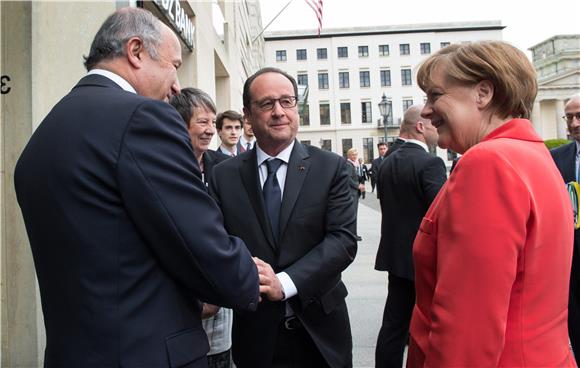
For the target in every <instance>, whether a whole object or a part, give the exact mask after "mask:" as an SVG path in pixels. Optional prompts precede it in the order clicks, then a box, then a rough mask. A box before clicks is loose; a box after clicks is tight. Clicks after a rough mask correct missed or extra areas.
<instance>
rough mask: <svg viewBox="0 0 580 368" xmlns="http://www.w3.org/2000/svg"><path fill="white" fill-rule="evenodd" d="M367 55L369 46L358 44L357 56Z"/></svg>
mask: <svg viewBox="0 0 580 368" xmlns="http://www.w3.org/2000/svg"><path fill="white" fill-rule="evenodd" d="M368 56H369V47H368V46H359V47H358V57H368Z"/></svg>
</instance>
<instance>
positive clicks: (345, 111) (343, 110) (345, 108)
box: [340, 102, 351, 124]
mask: <svg viewBox="0 0 580 368" xmlns="http://www.w3.org/2000/svg"><path fill="white" fill-rule="evenodd" d="M340 122H341V123H342V124H350V123H351V120H350V102H341V103H340Z"/></svg>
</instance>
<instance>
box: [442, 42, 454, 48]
mask: <svg viewBox="0 0 580 368" xmlns="http://www.w3.org/2000/svg"><path fill="white" fill-rule="evenodd" d="M440 45H441V48H444V47H447V46H449V45H451V42H441V44H440Z"/></svg>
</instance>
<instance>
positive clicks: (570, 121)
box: [562, 112, 580, 124]
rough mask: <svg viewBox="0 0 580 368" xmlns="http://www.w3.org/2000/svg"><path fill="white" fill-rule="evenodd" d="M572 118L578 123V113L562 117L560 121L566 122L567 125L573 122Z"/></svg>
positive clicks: (579, 117) (579, 119)
mask: <svg viewBox="0 0 580 368" xmlns="http://www.w3.org/2000/svg"><path fill="white" fill-rule="evenodd" d="M574 118H576V120H578V121H580V112H577V113H575V114H566V115H564V116H562V119H564V120H566V123H568V124H572V120H574Z"/></svg>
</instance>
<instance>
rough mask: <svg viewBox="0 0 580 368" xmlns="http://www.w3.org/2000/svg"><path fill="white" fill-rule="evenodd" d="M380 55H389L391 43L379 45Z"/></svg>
mask: <svg viewBox="0 0 580 368" xmlns="http://www.w3.org/2000/svg"><path fill="white" fill-rule="evenodd" d="M379 56H389V45H379Z"/></svg>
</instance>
